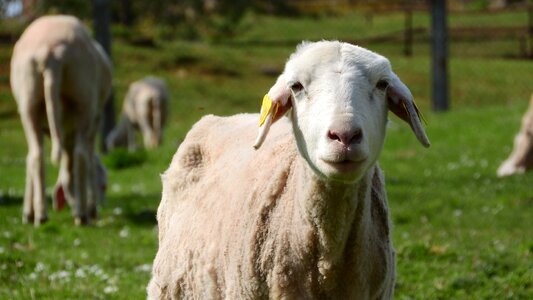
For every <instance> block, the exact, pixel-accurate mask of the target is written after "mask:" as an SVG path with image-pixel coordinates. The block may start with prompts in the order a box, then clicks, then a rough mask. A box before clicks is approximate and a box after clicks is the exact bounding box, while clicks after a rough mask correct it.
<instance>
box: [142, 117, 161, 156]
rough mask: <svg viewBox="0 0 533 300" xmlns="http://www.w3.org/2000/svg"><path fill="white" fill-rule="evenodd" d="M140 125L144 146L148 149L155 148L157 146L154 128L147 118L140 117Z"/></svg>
mask: <svg viewBox="0 0 533 300" xmlns="http://www.w3.org/2000/svg"><path fill="white" fill-rule="evenodd" d="M139 127H140V128H141V132H142V136H143V141H144V146H145V147H146V148H148V149H152V148H155V147H156V146H157V142H156V138H155V134H154V130H153V129H152V127H151V126H150V123H149V122H148V120H147V118H140V120H139Z"/></svg>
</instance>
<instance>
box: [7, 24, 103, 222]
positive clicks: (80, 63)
mask: <svg viewBox="0 0 533 300" xmlns="http://www.w3.org/2000/svg"><path fill="white" fill-rule="evenodd" d="M111 69H112V67H111V62H110V61H109V58H108V57H107V55H106V54H105V53H104V51H103V49H102V48H101V47H100V46H99V45H98V44H97V43H96V42H95V41H93V40H92V39H91V37H90V36H89V33H88V31H87V30H86V28H85V27H84V25H83V24H82V23H81V22H80V21H79V20H78V19H76V18H75V17H72V16H65V15H57V16H44V17H41V18H39V19H37V20H35V21H34V22H33V23H32V24H30V25H29V26H28V28H26V30H25V31H24V32H23V33H22V35H21V37H20V39H19V40H18V41H17V43H16V44H15V47H14V50H13V55H12V58H11V75H10V83H11V90H12V93H13V96H14V98H15V100H16V102H17V105H18V111H19V115H20V118H21V121H22V125H23V128H24V133H25V135H26V140H27V143H28V155H27V159H26V189H25V193H24V203H23V213H22V215H23V221H24V222H26V223H31V222H33V223H34V225H35V226H39V225H40V224H42V223H43V222H45V221H46V220H47V219H48V216H47V211H46V201H45V191H44V190H45V189H44V162H43V133H45V132H47V133H48V130H49V133H50V140H51V160H52V163H54V164H57V163H58V162H59V163H60V175H59V179H58V184H57V185H56V189H57V188H59V185H62V186H63V187H64V190H65V196H66V198H67V200H68V202H69V203H70V204H72V210H73V215H74V221H75V223H76V224H77V225H80V224H86V223H88V222H89V221H90V220H91V219H94V218H96V215H97V208H96V202H97V201H98V200H99V199H98V197H99V196H98V195H99V194H100V193H101V191H99V190H98V186H97V185H98V180H100V179H97V178H95V177H96V174H97V172H99V171H98V168H99V166H101V164H100V163H99V161H97V159H96V153H95V151H94V147H95V138H96V134H97V130H98V128H99V125H100V119H101V112H102V109H103V106H104V103H105V101H106V100H107V98H108V96H109V95H110V92H111V72H112V70H111ZM46 120H48V123H46Z"/></svg>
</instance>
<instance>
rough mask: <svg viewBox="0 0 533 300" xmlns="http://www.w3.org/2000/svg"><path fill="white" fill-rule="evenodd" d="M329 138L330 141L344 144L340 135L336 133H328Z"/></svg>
mask: <svg viewBox="0 0 533 300" xmlns="http://www.w3.org/2000/svg"><path fill="white" fill-rule="evenodd" d="M328 138H329V139H330V140H334V141H339V142H342V140H341V138H340V137H339V135H338V134H337V133H336V132H334V131H331V130H330V131H328Z"/></svg>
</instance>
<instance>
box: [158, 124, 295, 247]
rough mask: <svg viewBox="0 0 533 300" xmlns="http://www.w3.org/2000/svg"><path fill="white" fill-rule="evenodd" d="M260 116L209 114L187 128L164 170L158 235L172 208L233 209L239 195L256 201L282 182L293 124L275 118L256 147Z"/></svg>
mask: <svg viewBox="0 0 533 300" xmlns="http://www.w3.org/2000/svg"><path fill="white" fill-rule="evenodd" d="M258 118H259V116H258V115H257V114H239V115H234V116H230V117H217V116H213V115H208V116H205V117H203V118H202V119H201V120H200V121H198V122H197V123H196V124H195V125H194V126H193V127H192V128H191V130H190V131H189V132H188V133H187V136H186V137H185V139H184V141H183V142H182V144H181V145H180V146H179V148H178V150H177V152H176V154H175V155H174V157H173V159H172V162H171V164H170V166H169V168H168V169H167V171H166V172H165V173H164V174H163V175H162V182H163V195H162V199H161V203H160V206H159V209H158V222H159V227H160V239H161V238H162V234H163V235H164V232H165V229H166V226H167V225H168V224H167V222H168V221H170V218H171V216H170V215H171V214H175V213H180V212H184V211H194V212H196V213H197V214H199V215H200V214H201V215H202V216H205V217H206V218H209V215H210V214H211V213H213V212H216V211H217V209H216V208H215V207H218V208H219V209H222V210H224V211H228V210H232V209H234V210H237V209H240V208H241V207H242V205H244V204H243V203H240V201H244V200H242V199H248V200H249V201H260V200H259V199H262V197H259V196H258V194H261V193H271V194H276V193H279V191H280V190H282V189H283V188H284V186H285V185H286V180H287V176H288V173H289V172H290V168H291V163H290V162H292V161H294V160H295V158H296V156H297V155H298V154H297V149H296V143H295V141H294V138H293V136H292V132H291V131H292V129H291V125H290V123H289V121H288V120H282V121H281V122H278V124H276V126H273V128H272V129H271V133H270V136H269V143H267V144H265V147H264V148H261V149H260V150H257V151H256V150H254V149H253V147H252V144H253V141H254V138H255V135H256V133H257V127H258V124H257V122H258ZM258 170H261V171H259V172H258ZM210 191H211V192H210ZM213 191H217V192H216V193H213ZM255 204H257V203H255ZM246 205H253V204H252V203H246ZM191 206H193V207H191ZM219 211H220V210H219ZM216 214H217V215H219V214H218V213H216ZM197 217H200V216H197Z"/></svg>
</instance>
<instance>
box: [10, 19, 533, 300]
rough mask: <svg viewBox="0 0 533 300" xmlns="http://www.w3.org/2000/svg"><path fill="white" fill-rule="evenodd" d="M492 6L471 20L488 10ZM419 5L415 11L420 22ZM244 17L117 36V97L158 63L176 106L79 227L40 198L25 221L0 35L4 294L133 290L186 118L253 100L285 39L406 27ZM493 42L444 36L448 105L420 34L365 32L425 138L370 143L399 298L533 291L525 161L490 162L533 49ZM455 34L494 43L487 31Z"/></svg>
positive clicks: (151, 251) (138, 294)
mask: <svg viewBox="0 0 533 300" xmlns="http://www.w3.org/2000/svg"><path fill="white" fill-rule="evenodd" d="M475 18H480V17H479V16H475ZM487 18H489V17H486V18H485V19H483V20H478V19H476V21H475V23H478V22H480V23H481V22H483V24H491V22H490V21H491V20H490V19H487ZM516 19H518V17H517V16H516V15H511V16H509V17H507V18H505V19H504V20H501V19H500V17H498V19H497V22H502V24H505V25H508V24H511V25H512V24H514V23H513V22H515V20H516ZM427 20H428V18H427V16H425V15H423V14H420V15H418V14H417V15H416V16H415V22H420V24H425V25H427V24H426V22H427ZM247 22H248V23H247V24H248V25H247V26H248V28H247V30H246V31H244V32H243V34H242V35H240V36H239V37H237V38H234V39H232V40H229V41H224V42H218V43H216V44H206V43H201V42H184V41H164V40H159V41H157V43H156V45H157V47H156V48H141V47H135V46H132V45H130V44H128V43H127V42H126V41H125V40H122V39H116V40H115V41H114V42H115V43H114V45H113V58H114V63H115V79H114V86H115V101H116V107H117V110H118V109H119V108H120V107H121V105H120V104H121V102H122V99H123V97H124V95H125V93H126V90H127V87H128V84H129V83H130V82H132V81H134V80H137V79H139V78H141V77H143V76H146V75H148V74H153V75H157V76H161V77H163V78H164V79H165V80H166V81H167V83H168V86H169V88H170V90H171V93H172V103H171V107H172V115H171V120H170V122H169V124H168V127H167V130H166V131H165V135H164V144H163V146H162V147H161V148H159V149H156V150H154V151H147V152H146V153H143V154H142V155H141V156H142V157H141V158H140V159H138V158H130V159H133V160H134V161H135V162H139V163H138V164H133V165H131V161H126V162H125V163H124V162H122V163H121V166H126V167H124V168H109V182H110V184H109V187H108V191H107V201H106V203H105V205H104V206H103V208H102V210H101V218H100V220H99V221H98V222H97V223H96V224H95V225H94V226H90V227H84V228H76V227H74V226H73V222H72V218H71V216H70V212H68V211H67V210H65V211H61V212H53V211H50V212H49V214H50V221H49V222H48V223H47V224H45V225H44V226H42V227H41V228H33V227H31V226H25V225H22V224H21V218H20V215H21V201H22V200H21V199H22V196H23V188H24V169H25V167H24V166H25V155H26V142H25V139H24V135H23V132H22V127H21V125H20V121H19V120H18V116H17V113H16V106H15V104H14V101H13V99H12V97H11V94H10V91H9V82H8V78H9V77H8V74H9V67H8V64H9V57H10V53H11V47H12V45H10V44H6V43H0V298H1V299H88V298H91V299H142V298H144V296H145V292H144V288H145V286H146V284H147V282H148V280H149V264H151V262H152V260H153V258H154V255H155V252H156V249H157V233H156V223H155V211H156V209H157V206H158V202H159V200H160V193H161V183H160V178H159V174H161V173H162V172H164V170H165V169H166V168H167V167H168V164H169V162H170V160H171V158H172V155H173V154H174V153H175V151H176V148H177V146H178V144H179V142H180V141H181V140H182V139H183V137H184V136H185V134H186V132H187V131H188V129H189V128H190V126H191V125H192V124H193V123H194V122H195V121H197V120H198V119H199V118H200V116H201V115H204V114H208V113H214V114H223V115H228V114H233V113H237V112H243V111H258V109H259V105H260V100H261V98H262V95H263V94H264V93H265V92H266V91H267V90H268V89H269V87H270V86H271V85H272V84H273V82H274V80H275V77H273V76H272V75H268V73H271V72H265V70H274V71H276V70H278V71H279V70H281V69H282V67H283V64H284V62H285V60H286V58H287V57H288V55H289V54H290V53H291V52H292V51H293V49H294V46H295V45H294V43H295V42H296V41H298V40H301V39H321V38H342V39H350V38H351V37H352V36H353V35H354V34H355V35H359V34H361V35H368V36H372V35H374V34H381V33H384V32H391V31H395V30H397V29H398V28H401V24H402V22H403V19H402V17H401V15H400V14H392V15H386V16H375V17H374V20H373V25H372V27H369V26H368V24H366V25H365V23H364V19H363V17H362V16H361V15H353V16H350V15H346V16H339V17H324V18H319V19H305V18H304V19H278V18H272V17H258V18H257V19H255V20H253V19H252V20H248V21H247ZM457 22H462V23H464V24H467V23H468V22H470V21H467V20H462V19H461V20H457ZM261 41H265V43H261ZM267 41H268V43H266V42H267ZM276 41H282V42H276ZM274 42H275V43H274ZM494 43H496V45H494V47H492V50H494V53H496V54H497V55H490V56H489V57H487V56H484V55H481V56H483V57H475V58H474V57H472V55H466V56H461V55H459V54H460V53H457V52H455V53H454V52H453V51H452V59H451V61H450V86H451V101H452V103H451V107H452V110H451V111H450V112H448V113H443V114H434V113H431V112H430V103H429V101H430V100H429V99H430V89H429V86H430V76H429V69H430V61H429V58H428V56H427V54H428V53H429V50H428V46H427V44H425V43H423V42H421V41H419V42H418V43H417V44H416V45H415V52H414V53H415V55H414V56H413V57H411V58H406V57H403V56H401V45H398V44H394V43H376V44H369V45H366V46H367V47H369V48H371V49H374V50H376V51H378V52H381V53H383V54H385V55H387V56H388V57H389V58H390V60H391V62H392V64H393V67H394V68H395V70H396V72H397V73H398V74H399V75H400V77H401V78H402V79H403V81H404V82H405V83H406V84H407V85H408V86H409V87H410V88H411V90H412V92H413V94H414V95H415V97H416V99H417V102H418V103H419V104H420V106H421V108H422V110H423V111H424V112H425V115H426V118H427V119H428V126H427V132H428V135H429V137H430V139H431V141H432V147H431V148H430V149H424V148H422V147H421V146H420V145H418V143H417V141H416V139H415V138H414V136H413V135H412V133H411V132H410V130H409V128H408V126H406V125H405V124H403V123H400V121H399V120H398V119H396V118H391V123H390V126H389V131H388V136H387V140H386V144H385V147H384V150H383V152H382V154H381V158H380V165H381V167H382V168H383V169H384V171H385V174H386V178H387V183H388V184H387V189H388V195H389V204H390V206H391V210H392V219H393V223H394V232H393V234H394V236H393V240H394V244H395V247H396V250H397V253H398V257H397V264H398V274H397V287H396V298H397V299H531V298H533V259H532V256H533V239H532V237H533V192H532V189H531V186H530V185H529V184H531V182H533V173H529V174H525V175H523V176H514V177H510V178H503V179H500V178H497V177H496V176H495V172H496V169H497V167H498V165H499V163H500V162H501V161H503V160H504V159H505V158H506V156H507V155H508V154H509V152H510V150H511V145H512V139H513V135H514V134H515V133H516V131H517V130H518V128H519V126H520V121H519V120H520V117H521V115H522V113H523V112H524V111H525V109H526V107H527V103H528V99H529V96H530V93H531V82H532V81H533V73H532V70H533V62H532V61H523V60H522V61H520V60H508V59H503V58H498V57H497V56H501V54H504V53H502V51H501V50H502V49H506V47H507V46H506V45H505V43H506V42H501V43H499V42H497V41H496V42H494ZM461 47H465V48H466V47H468V51H471V53H488V52H489V50H491V49H487V44H484V43H472V44H471V45H462V46H461ZM453 49H454V48H452V50H453ZM504 51H506V50H504ZM46 146H47V148H48V146H49V145H48V141H47V144H46ZM46 153H49V151H47V152H46ZM106 160H107V163H108V164H109V166H112V164H115V163H119V162H120V160H119V159H118V158H114V157H113V155H111V156H108V157H106V158H104V162H106ZM46 170H47V171H46V182H47V187H52V186H53V184H54V181H55V178H56V175H57V168H56V167H54V166H52V165H51V164H50V161H49V158H48V157H47V158H46ZM48 195H50V191H48Z"/></svg>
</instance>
